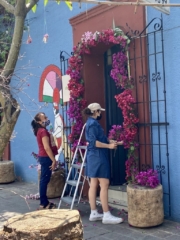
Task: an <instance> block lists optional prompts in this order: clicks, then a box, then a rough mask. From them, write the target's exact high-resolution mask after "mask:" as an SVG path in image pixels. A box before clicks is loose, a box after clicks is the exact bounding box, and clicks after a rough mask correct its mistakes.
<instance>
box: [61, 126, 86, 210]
mask: <svg viewBox="0 0 180 240" xmlns="http://www.w3.org/2000/svg"><path fill="white" fill-rule="evenodd" d="M85 126H86V124H84V126H83V128H82V131H81V135H80V138H79V141H78V144H77V147H76V150H75V152H74V156H73V159H72V163H71V167H70V170H69V173H68V176H67V179H66V183H65V185H64V189H63V192H62V196H61V199H60V201H59V205H58V208H60V207H61V203H62V202H65V203H67V204H68V205H71V207H70V209H73V206H74V203H76V202H77V203H78V204H79V202H80V199H81V195H82V190H83V187H84V183H85V181H86V180H87V181H88V183H89V179H88V178H87V177H86V176H83V175H82V170H83V168H84V167H85V160H86V155H87V146H80V143H81V139H82V136H83V132H84V129H85ZM82 150H83V151H85V152H84V154H83V152H82ZM78 153H80V156H81V159H82V163H81V164H76V163H75V161H76V156H77V154H78ZM73 169H75V170H76V174H75V177H74V179H73V180H70V177H71V173H72V170H73ZM82 177H83V181H80V180H81V178H82ZM68 185H70V186H71V190H70V192H69V195H68V196H64V194H65V191H66V188H67V186H68ZM80 185H81V191H80V195H79V198H76V195H77V191H78V188H79V186H80ZM73 187H75V191H74V195H73V197H72V196H71V192H72V189H73Z"/></svg>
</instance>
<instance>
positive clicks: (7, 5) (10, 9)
mask: <svg viewBox="0 0 180 240" xmlns="http://www.w3.org/2000/svg"><path fill="white" fill-rule="evenodd" d="M0 5H1V6H3V7H4V8H5V9H6V11H7V12H9V13H12V14H14V7H13V5H11V4H10V3H8V2H7V1H6V0H0Z"/></svg>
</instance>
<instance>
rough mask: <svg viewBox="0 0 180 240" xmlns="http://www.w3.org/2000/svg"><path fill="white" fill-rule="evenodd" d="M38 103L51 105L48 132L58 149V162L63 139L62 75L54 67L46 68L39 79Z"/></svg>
mask: <svg viewBox="0 0 180 240" xmlns="http://www.w3.org/2000/svg"><path fill="white" fill-rule="evenodd" d="M39 101H40V102H46V103H52V106H53V112H54V126H53V125H52V124H51V126H50V132H51V133H52V135H53V136H54V138H55V141H56V145H57V148H58V155H56V160H59V157H60V154H61V152H62V138H63V125H64V123H63V118H62V116H61V114H60V110H59V104H61V103H62V101H63V100H62V74H61V70H60V69H59V68H58V67H57V66H55V65H49V66H47V67H46V68H45V69H44V71H43V73H42V75H41V79H40V85H39Z"/></svg>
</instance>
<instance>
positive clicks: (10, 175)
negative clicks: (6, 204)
mask: <svg viewBox="0 0 180 240" xmlns="http://www.w3.org/2000/svg"><path fill="white" fill-rule="evenodd" d="M14 180H15V173H14V163H13V162H12V161H0V183H10V182H14Z"/></svg>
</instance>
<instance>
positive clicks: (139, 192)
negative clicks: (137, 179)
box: [127, 185, 164, 227]
mask: <svg viewBox="0 0 180 240" xmlns="http://www.w3.org/2000/svg"><path fill="white" fill-rule="evenodd" d="M127 197H128V222H129V224H130V225H132V226H134V227H153V226H157V225H160V224H161V223H163V220H164V208H163V189H162V185H159V186H157V187H156V188H146V187H141V186H137V185H128V186H127Z"/></svg>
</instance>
